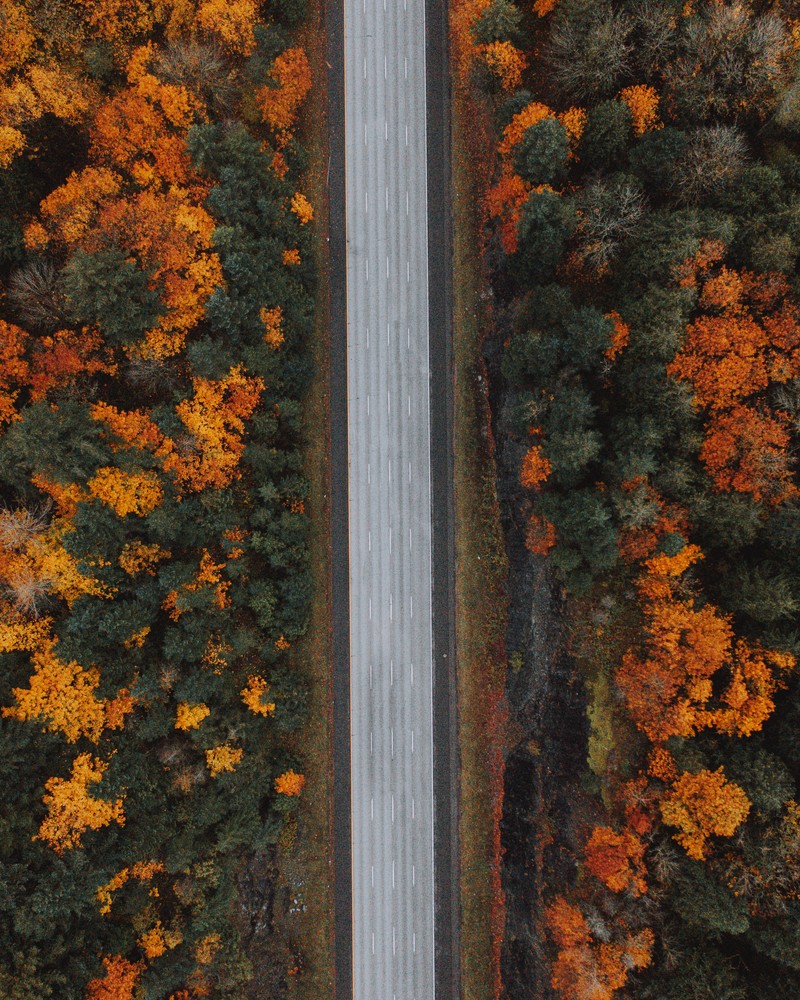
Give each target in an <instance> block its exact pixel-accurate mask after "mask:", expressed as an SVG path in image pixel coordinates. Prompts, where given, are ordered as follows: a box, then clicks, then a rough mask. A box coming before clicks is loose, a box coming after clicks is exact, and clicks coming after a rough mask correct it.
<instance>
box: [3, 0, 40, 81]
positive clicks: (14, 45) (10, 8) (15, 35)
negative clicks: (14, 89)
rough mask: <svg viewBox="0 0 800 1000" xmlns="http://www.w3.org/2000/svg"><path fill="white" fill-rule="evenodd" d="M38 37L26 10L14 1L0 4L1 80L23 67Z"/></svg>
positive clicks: (7, 0) (9, 0)
mask: <svg viewBox="0 0 800 1000" xmlns="http://www.w3.org/2000/svg"><path fill="white" fill-rule="evenodd" d="M35 44H36V35H35V34H34V31H33V26H32V25H31V22H30V20H29V18H28V14H27V12H26V11H25V8H24V7H23V6H22V4H20V3H15V2H14V0H2V2H0V78H2V79H5V78H6V77H7V76H8V74H9V73H10V72H11V71H12V70H14V69H17V68H18V67H19V66H22V65H23V64H24V62H25V60H26V59H27V58H28V56H29V55H30V54H31V52H32V51H33V47H34V45H35Z"/></svg>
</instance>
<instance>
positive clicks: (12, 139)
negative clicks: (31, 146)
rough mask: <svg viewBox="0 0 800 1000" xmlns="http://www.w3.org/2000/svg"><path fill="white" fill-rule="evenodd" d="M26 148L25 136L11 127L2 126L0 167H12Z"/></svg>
mask: <svg viewBox="0 0 800 1000" xmlns="http://www.w3.org/2000/svg"><path fill="white" fill-rule="evenodd" d="M24 148H25V136H24V135H23V134H22V132H20V131H19V129H16V128H12V127H11V126H10V125H0V167H2V168H4V169H5V167H8V166H10V165H11V163H12V162H13V160H14V159H15V157H17V156H19V154H20V153H21V152H22V150H23V149H24Z"/></svg>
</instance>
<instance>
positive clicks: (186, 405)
mask: <svg viewBox="0 0 800 1000" xmlns="http://www.w3.org/2000/svg"><path fill="white" fill-rule="evenodd" d="M192 386H193V388H194V396H193V397H192V398H191V399H185V400H183V402H181V403H179V404H178V407H177V412H178V416H179V417H180V419H181V421H182V422H183V424H184V426H185V427H186V430H187V431H188V433H189V434H190V435H191V440H192V443H193V446H194V447H193V449H192V450H191V451H188V452H187V453H184V454H181V453H179V452H178V451H177V450H176V451H173V452H172V453H171V454H169V455H168V456H167V457H166V458H165V460H164V468H165V469H166V470H168V471H169V470H171V471H173V472H174V473H175V475H176V477H177V479H178V482H179V483H180V484H181V485H182V486H185V487H187V488H188V489H190V490H191V491H199V490H203V489H206V488H207V487H209V486H213V487H216V488H221V487H224V486H227V485H228V484H229V483H230V482H232V480H233V479H234V478H235V477H236V471H237V466H238V464H239V459H240V458H241V455H242V452H243V451H244V441H243V435H244V431H245V424H244V421H245V420H247V419H248V418H249V417H250V416H251V415H252V414H253V411H254V410H255V408H256V406H258V403H259V401H260V399H261V393H262V392H263V391H264V383H263V382H262V380H261V379H260V378H257V377H252V378H251V377H248V376H246V375H244V373H243V370H242V367H241V366H236V367H235V368H232V369H231V371H230V374H229V375H228V376H227V377H226V378H224V379H220V380H218V381H212V380H210V379H202V378H194V379H192Z"/></svg>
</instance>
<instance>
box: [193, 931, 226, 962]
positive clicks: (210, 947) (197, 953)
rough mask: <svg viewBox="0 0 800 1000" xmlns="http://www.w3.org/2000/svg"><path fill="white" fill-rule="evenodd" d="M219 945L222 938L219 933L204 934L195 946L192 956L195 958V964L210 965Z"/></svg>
mask: <svg viewBox="0 0 800 1000" xmlns="http://www.w3.org/2000/svg"><path fill="white" fill-rule="evenodd" d="M221 946H222V938H221V937H220V935H219V934H206V936H205V937H203V938H201V939H200V940H199V941H198V942H197V944H196V946H195V950H194V957H195V958H196V959H197V964H198V965H210V964H211V963H212V962H213V961H214V956H215V955H216V953H217V952H218V951H219V949H220V948H221Z"/></svg>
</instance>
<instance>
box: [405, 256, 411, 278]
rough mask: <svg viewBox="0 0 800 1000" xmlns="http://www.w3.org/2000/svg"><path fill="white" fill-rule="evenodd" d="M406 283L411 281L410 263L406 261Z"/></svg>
mask: <svg viewBox="0 0 800 1000" xmlns="http://www.w3.org/2000/svg"><path fill="white" fill-rule="evenodd" d="M406 281H411V262H410V261H408V260H407V261H406Z"/></svg>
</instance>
